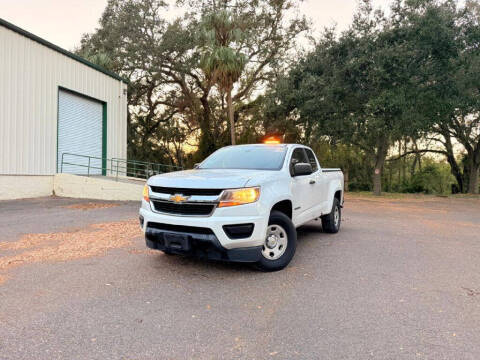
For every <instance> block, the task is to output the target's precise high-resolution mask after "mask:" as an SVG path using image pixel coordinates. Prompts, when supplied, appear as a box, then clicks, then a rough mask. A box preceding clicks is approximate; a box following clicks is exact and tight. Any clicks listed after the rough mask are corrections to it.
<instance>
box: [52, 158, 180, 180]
mask: <svg viewBox="0 0 480 360" xmlns="http://www.w3.org/2000/svg"><path fill="white" fill-rule="evenodd" d="M65 155H67V156H73V157H77V158H83V159H88V164H87V165H85V164H80V163H76V162H70V161H71V160H69V161H65ZM92 160H101V161H102V166H95V165H92ZM103 164H106V165H105V166H103ZM64 165H71V166H78V167H82V168H87V176H90V169H96V170H102V174H103V172H104V171H105V175H108V173H110V174H111V175H113V174H115V177H116V179H117V181H118V177H119V176H123V175H124V176H125V177H139V178H145V179H147V178H149V177H150V176H153V175H157V174H161V173H165V172H170V171H175V170H182V169H183V168H182V167H180V166H176V165H167V164H160V163H153V162H147V161H138V160H126V159H120V158H111V159H108V158H104V157H98V156H90V155H81V154H73V153H68V152H64V153H62V162H61V164H60V172H61V173H63V167H64ZM108 165H110V167H108ZM162 169H163V170H162ZM165 170H166V171H165ZM130 175H131V176H130Z"/></svg>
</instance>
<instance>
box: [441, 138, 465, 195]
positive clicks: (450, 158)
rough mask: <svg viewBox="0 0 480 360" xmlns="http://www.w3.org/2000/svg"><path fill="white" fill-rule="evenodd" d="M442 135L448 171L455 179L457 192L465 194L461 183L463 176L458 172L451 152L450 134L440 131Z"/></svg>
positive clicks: (458, 169) (458, 168)
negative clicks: (448, 166)
mask: <svg viewBox="0 0 480 360" xmlns="http://www.w3.org/2000/svg"><path fill="white" fill-rule="evenodd" d="M442 135H443V137H444V139H445V143H444V145H445V150H446V151H447V162H448V164H449V165H450V170H451V173H452V175H453V176H454V177H455V179H456V180H457V183H458V190H459V191H460V193H463V192H465V184H464V181H463V174H462V171H461V170H460V166H458V163H457V159H456V158H455V154H454V152H453V145H452V140H451V138H450V134H449V133H448V130H444V131H442Z"/></svg>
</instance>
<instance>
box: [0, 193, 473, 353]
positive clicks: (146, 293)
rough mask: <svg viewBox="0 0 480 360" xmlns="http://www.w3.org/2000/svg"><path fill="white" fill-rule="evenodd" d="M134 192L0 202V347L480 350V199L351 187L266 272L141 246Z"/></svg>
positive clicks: (235, 350) (106, 350) (182, 350)
mask: <svg viewBox="0 0 480 360" xmlns="http://www.w3.org/2000/svg"><path fill="white" fill-rule="evenodd" d="M138 205H139V204H138V203H132V202H105V201H94V200H78V199H65V198H56V197H50V198H38V199H25V200H17V201H3V202H0V230H1V231H0V359H65V358H67V359H267V358H272V359H320V358H324V359H478V358H480V199H478V198H439V197H433V196H402V197H394V196H393V197H392V196H388V197H382V198H374V197H371V196H368V195H358V194H357V195H348V196H347V199H346V202H345V208H344V212H343V222H342V228H341V231H340V232H339V233H338V234H335V235H330V234H325V233H323V232H322V230H321V225H320V224H319V222H312V223H309V224H307V225H305V226H303V227H301V228H299V229H298V234H299V236H298V246H297V253H296V255H295V258H294V259H293V261H292V263H291V264H290V266H289V267H288V268H286V269H285V270H283V271H280V272H276V273H261V272H257V271H255V270H253V269H252V268H251V267H249V266H246V265H241V264H223V263H215V262H204V261H200V260H195V259H190V258H184V257H179V256H166V255H163V254H162V253H160V252H156V251H151V250H147V249H146V248H145V245H144V240H143V237H142V234H141V231H140V229H139V227H138V215H137V214H138Z"/></svg>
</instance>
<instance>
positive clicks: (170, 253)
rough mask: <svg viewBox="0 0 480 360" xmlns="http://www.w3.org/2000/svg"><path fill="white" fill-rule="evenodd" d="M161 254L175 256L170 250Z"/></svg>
mask: <svg viewBox="0 0 480 360" xmlns="http://www.w3.org/2000/svg"><path fill="white" fill-rule="evenodd" d="M162 252H163V253H164V254H165V255H169V256H172V255H175V254H174V253H172V252H171V251H170V250H162Z"/></svg>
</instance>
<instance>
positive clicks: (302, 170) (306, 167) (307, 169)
mask: <svg viewBox="0 0 480 360" xmlns="http://www.w3.org/2000/svg"><path fill="white" fill-rule="evenodd" d="M311 173H313V170H312V165H310V164H308V163H297V164H295V165H293V176H301V175H310V174H311Z"/></svg>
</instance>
